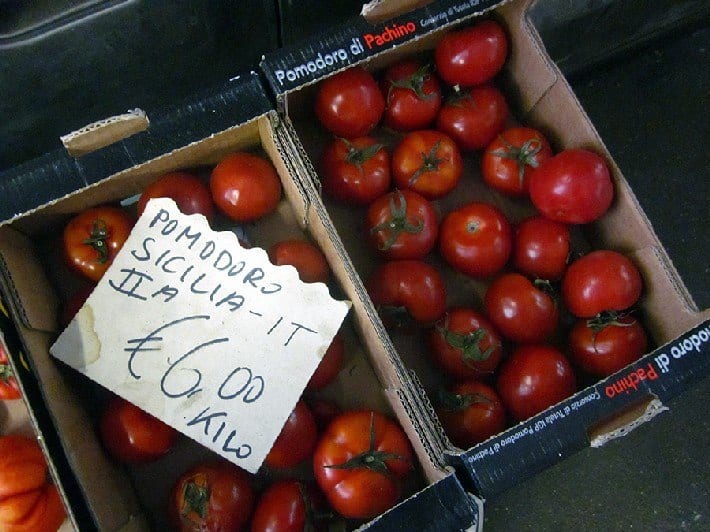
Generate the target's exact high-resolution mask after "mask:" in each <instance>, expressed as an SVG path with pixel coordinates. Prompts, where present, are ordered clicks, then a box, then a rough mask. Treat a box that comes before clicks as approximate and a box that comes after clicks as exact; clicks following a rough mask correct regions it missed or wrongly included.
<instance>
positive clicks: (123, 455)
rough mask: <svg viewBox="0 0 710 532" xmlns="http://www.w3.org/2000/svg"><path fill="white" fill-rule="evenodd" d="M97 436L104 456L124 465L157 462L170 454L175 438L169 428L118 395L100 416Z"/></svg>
mask: <svg viewBox="0 0 710 532" xmlns="http://www.w3.org/2000/svg"><path fill="white" fill-rule="evenodd" d="M99 434H100V435H101V441H102V442H103V445H104V447H105V448H106V450H107V451H108V453H109V454H110V455H111V456H112V457H113V458H114V459H116V460H118V461H119V462H121V463H124V464H142V463H147V462H152V461H154V460H157V459H158V458H160V457H161V456H163V455H165V454H167V453H168V451H170V449H171V448H172V446H173V444H174V443H175V441H176V440H177V437H178V432H177V431H176V430H175V429H174V428H172V427H171V426H170V425H166V424H165V423H163V422H162V421H160V420H159V419H158V418H156V417H153V416H152V415H150V414H149V413H147V412H145V411H144V410H141V409H140V408H138V407H137V406H136V405H134V404H133V403H131V402H129V401H126V400H125V399H123V398H122V397H120V396H118V395H114V396H113V397H112V398H111V399H110V400H109V402H108V404H107V406H106V408H105V409H104V411H103V412H102V414H101V418H100V420H99Z"/></svg>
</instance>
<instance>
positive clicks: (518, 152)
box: [488, 135, 542, 188]
mask: <svg viewBox="0 0 710 532" xmlns="http://www.w3.org/2000/svg"><path fill="white" fill-rule="evenodd" d="M498 138H499V139H500V141H501V142H502V143H503V144H504V145H505V148H504V149H502V150H494V151H490V152H488V153H490V154H491V155H495V156H497V157H503V158H504V159H512V160H514V161H515V162H516V163H517V165H518V185H519V186H520V188H522V187H523V177H524V176H525V167H526V166H530V167H532V168H537V167H538V166H540V164H539V163H538V162H537V159H536V158H535V156H536V155H537V154H538V153H540V150H542V141H540V139H538V138H532V139H528V140H526V141H525V142H524V143H523V145H522V146H520V147H518V146H515V145H513V144H511V143H510V142H508V140H507V139H506V138H505V137H504V136H503V135H499V137H498Z"/></svg>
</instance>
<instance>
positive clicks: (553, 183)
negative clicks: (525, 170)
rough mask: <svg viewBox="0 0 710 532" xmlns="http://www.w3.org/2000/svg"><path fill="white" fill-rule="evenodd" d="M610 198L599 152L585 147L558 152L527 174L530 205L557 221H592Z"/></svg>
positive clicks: (610, 187)
mask: <svg viewBox="0 0 710 532" xmlns="http://www.w3.org/2000/svg"><path fill="white" fill-rule="evenodd" d="M613 198H614V185H613V184H612V182H611V175H610V174H609V168H608V167H607V165H606V162H605V161H604V159H603V158H602V157H601V156H600V155H598V154H596V153H594V152H592V151H589V150H584V149H568V150H564V151H561V152H560V153H558V154H557V155H554V156H553V157H550V158H549V159H548V160H546V161H544V162H543V163H542V164H540V166H538V167H537V168H535V169H534V170H533V171H532V173H531V174H530V199H531V200H532V203H533V205H535V207H536V208H537V210H538V211H540V212H541V213H542V214H543V215H545V216H546V217H547V218H549V219H551V220H555V221H557V222H562V223H568V224H586V223H589V222H593V221H594V220H597V219H598V218H600V217H601V216H602V215H603V214H604V213H605V212H606V211H607V210H608V209H609V206H610V205H611V202H612V200H613Z"/></svg>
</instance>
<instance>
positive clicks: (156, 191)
mask: <svg viewBox="0 0 710 532" xmlns="http://www.w3.org/2000/svg"><path fill="white" fill-rule="evenodd" d="M152 198H170V199H172V200H173V201H175V203H176V204H177V206H178V209H180V212H181V213H183V214H202V215H203V216H204V217H205V218H207V221H211V220H212V218H213V216H214V203H213V201H212V195H211V194H210V189H209V187H208V186H207V185H206V184H205V182H204V181H202V180H201V179H200V178H198V177H197V176H194V175H192V174H188V173H186V172H172V173H169V174H165V175H163V176H161V177H159V178H158V179H156V180H155V181H153V182H152V183H151V184H150V185H148V186H147V187H146V188H145V189H143V193H142V194H141V197H140V198H139V199H138V205H137V209H138V215H139V216H140V215H141V214H143V211H144V210H145V206H146V205H147V204H148V201H149V200H150V199H152Z"/></svg>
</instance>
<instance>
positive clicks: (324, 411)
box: [305, 397, 340, 433]
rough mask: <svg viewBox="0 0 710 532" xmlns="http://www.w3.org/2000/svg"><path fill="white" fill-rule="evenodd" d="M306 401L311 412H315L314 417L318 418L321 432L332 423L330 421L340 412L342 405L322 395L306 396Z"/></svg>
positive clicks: (317, 422) (317, 424)
mask: <svg viewBox="0 0 710 532" xmlns="http://www.w3.org/2000/svg"><path fill="white" fill-rule="evenodd" d="M305 401H306V404H307V405H308V408H309V409H310V411H311V414H313V419H315V420H316V426H317V427H318V432H319V433H320V432H322V431H323V430H324V429H325V428H326V427H327V426H328V425H330V422H331V421H333V420H334V419H335V418H336V417H337V416H338V414H340V407H339V406H338V405H336V404H335V403H334V402H332V401H329V400H327V399H323V398H322V397H306V399H305Z"/></svg>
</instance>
